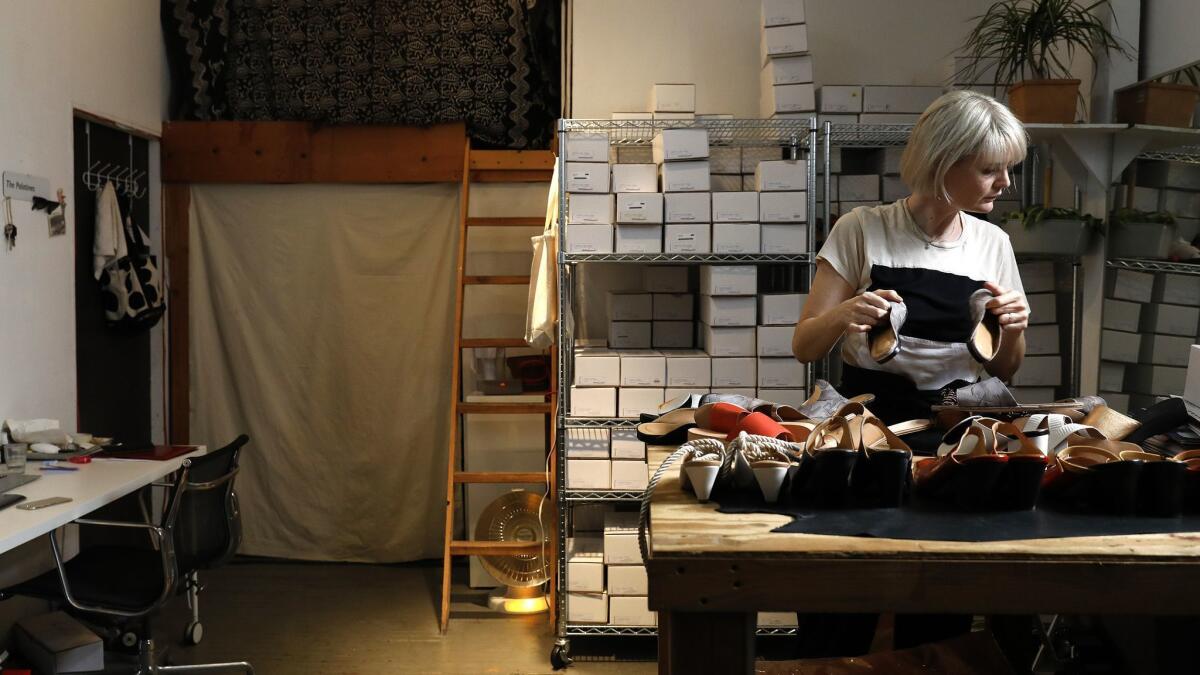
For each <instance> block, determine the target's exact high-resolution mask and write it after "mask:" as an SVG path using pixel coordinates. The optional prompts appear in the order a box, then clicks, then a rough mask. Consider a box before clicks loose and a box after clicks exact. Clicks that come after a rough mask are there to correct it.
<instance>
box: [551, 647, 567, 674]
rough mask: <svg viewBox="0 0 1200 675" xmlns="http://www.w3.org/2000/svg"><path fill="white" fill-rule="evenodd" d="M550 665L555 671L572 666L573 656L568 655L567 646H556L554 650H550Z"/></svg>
mask: <svg viewBox="0 0 1200 675" xmlns="http://www.w3.org/2000/svg"><path fill="white" fill-rule="evenodd" d="M550 665H551V666H553V667H554V669H555V670H562V669H564V668H566V667H567V666H569V665H571V656H570V655H569V654H568V653H567V646H566V645H563V644H558V645H554V649H551V650H550Z"/></svg>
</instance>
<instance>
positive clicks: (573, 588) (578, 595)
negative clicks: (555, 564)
mask: <svg viewBox="0 0 1200 675" xmlns="http://www.w3.org/2000/svg"><path fill="white" fill-rule="evenodd" d="M604 582H605V579H604V537H603V534H602V533H592V532H584V531H581V530H580V529H579V528H578V527H576V528H575V536H573V537H571V538H569V539H567V579H566V584H565V586H566V591H567V621H569V622H571V623H596V624H604V623H608V609H609V608H608V603H609V598H608V593H606V592H605V583H604Z"/></svg>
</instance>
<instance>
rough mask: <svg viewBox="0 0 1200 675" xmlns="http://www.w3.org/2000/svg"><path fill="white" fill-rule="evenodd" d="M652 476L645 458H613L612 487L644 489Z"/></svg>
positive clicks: (614, 488)
mask: <svg viewBox="0 0 1200 675" xmlns="http://www.w3.org/2000/svg"><path fill="white" fill-rule="evenodd" d="M649 478H650V476H649V473H648V468H647V465H646V462H645V460H637V459H613V460H612V489H613V490H630V491H638V492H640V491H642V490H645V489H646V484H647V482H648V480H649Z"/></svg>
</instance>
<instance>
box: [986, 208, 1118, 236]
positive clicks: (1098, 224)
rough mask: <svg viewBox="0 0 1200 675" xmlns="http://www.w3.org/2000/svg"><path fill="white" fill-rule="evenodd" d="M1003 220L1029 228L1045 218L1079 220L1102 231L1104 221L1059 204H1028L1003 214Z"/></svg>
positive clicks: (1093, 229) (1089, 227) (1093, 228)
mask: <svg viewBox="0 0 1200 675" xmlns="http://www.w3.org/2000/svg"><path fill="white" fill-rule="evenodd" d="M1004 219H1005V220H1018V221H1020V222H1021V225H1023V226H1024V227H1025V229H1027V230H1030V229H1033V228H1035V227H1037V226H1038V224H1040V223H1041V222H1042V221H1045V220H1079V221H1082V222H1083V224H1084V225H1086V226H1087V228H1088V229H1089V230H1092V231H1093V232H1097V233H1101V234H1103V232H1104V221H1103V220H1100V219H1099V218H1097V217H1095V216H1093V215H1091V214H1089V213H1080V212H1079V211H1078V210H1076V209H1068V208H1063V207H1060V206H1030V207H1029V208H1027V209H1022V210H1018V211H1010V212H1008V213H1006V214H1004Z"/></svg>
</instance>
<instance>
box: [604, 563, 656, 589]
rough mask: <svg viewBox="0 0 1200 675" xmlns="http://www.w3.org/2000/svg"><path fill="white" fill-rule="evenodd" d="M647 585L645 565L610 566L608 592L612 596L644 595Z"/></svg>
mask: <svg viewBox="0 0 1200 675" xmlns="http://www.w3.org/2000/svg"><path fill="white" fill-rule="evenodd" d="M648 588H649V583H648V582H647V578H646V566H645V565H610V566H609V568H608V592H609V593H610V594H612V595H618V596H627V595H646V592H647V590H648Z"/></svg>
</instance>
